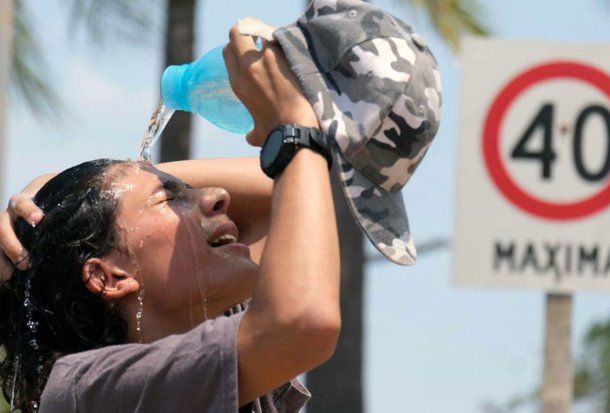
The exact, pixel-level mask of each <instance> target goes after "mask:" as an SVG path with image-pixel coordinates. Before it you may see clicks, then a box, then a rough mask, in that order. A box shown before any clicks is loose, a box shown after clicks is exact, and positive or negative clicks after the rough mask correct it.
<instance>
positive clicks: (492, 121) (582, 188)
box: [454, 39, 610, 292]
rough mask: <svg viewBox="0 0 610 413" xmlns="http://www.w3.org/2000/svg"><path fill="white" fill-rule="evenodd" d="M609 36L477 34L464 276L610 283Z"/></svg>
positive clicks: (466, 159) (459, 264) (463, 186)
mask: <svg viewBox="0 0 610 413" xmlns="http://www.w3.org/2000/svg"><path fill="white" fill-rule="evenodd" d="M607 56H610V45H602V44H566V43H557V44H554V43H543V42H529V41H502V40H482V39H470V40H468V41H466V42H465V45H464V52H463V57H462V62H461V64H462V68H461V69H462V83H461V97H460V130H459V136H458V158H457V173H456V215H455V236H454V238H455V241H454V245H455V247H454V279H455V281H456V282H457V283H460V284H475V285H490V286H506V287H511V286H512V287H530V288H538V289H545V290H548V291H555V292H571V291H574V290H580V289H585V290H594V291H602V290H604V291H610V60H609V59H607Z"/></svg>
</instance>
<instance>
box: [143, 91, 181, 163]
mask: <svg viewBox="0 0 610 413" xmlns="http://www.w3.org/2000/svg"><path fill="white" fill-rule="evenodd" d="M174 112H175V110H174V109H170V108H168V107H167V106H165V103H163V101H161V102H159V104H158V105H157V107H156V108H155V111H154V112H153V114H152V116H151V117H150V120H149V121H148V129H147V131H146V133H145V134H144V138H143V139H142V145H141V146H140V153H139V155H138V161H143V162H152V155H151V153H150V150H151V148H152V147H153V145H154V144H155V143H156V142H157V140H158V139H159V137H160V136H161V134H162V133H163V130H164V129H165V127H166V126H167V123H168V122H169V120H170V119H171V118H172V116H173V114H174Z"/></svg>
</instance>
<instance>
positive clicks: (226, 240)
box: [207, 222, 239, 248]
mask: <svg viewBox="0 0 610 413" xmlns="http://www.w3.org/2000/svg"><path fill="white" fill-rule="evenodd" d="M238 237H239V234H238V231H237V226H235V224H234V223H232V222H226V223H223V224H220V225H218V227H216V229H214V231H213V232H212V235H211V236H210V237H209V238H208V240H207V243H208V245H209V246H210V247H212V248H220V247H224V246H226V245H230V244H235V243H237V239H238Z"/></svg>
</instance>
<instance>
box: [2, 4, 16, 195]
mask: <svg viewBox="0 0 610 413" xmlns="http://www.w3.org/2000/svg"><path fill="white" fill-rule="evenodd" d="M12 44H13V0H1V1H0V197H1V196H2V193H3V192H2V191H3V187H2V185H3V182H4V172H5V171H4V154H5V153H6V150H5V149H4V148H5V143H4V142H5V136H6V133H7V130H6V129H7V128H6V102H7V98H8V96H7V95H8V85H9V79H10V72H11V60H12Z"/></svg>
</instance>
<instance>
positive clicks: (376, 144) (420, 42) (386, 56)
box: [273, 0, 441, 265]
mask: <svg viewBox="0 0 610 413" xmlns="http://www.w3.org/2000/svg"><path fill="white" fill-rule="evenodd" d="M273 38H275V40H277V41H278V42H279V43H280V45H281V47H282V49H283V50H284V53H285V54H286V57H287V58H288V61H289V63H290V66H291V68H292V70H293V71H294V72H295V74H296V75H297V77H298V79H299V81H300V83H301V86H302V88H303V91H304V93H305V95H306V97H307V98H308V100H309V101H310V102H311V104H312V105H313V108H314V110H315V112H316V115H317V116H318V120H319V122H320V125H321V127H322V129H323V131H324V132H325V134H326V136H327V138H328V141H329V145H330V146H331V148H332V149H333V151H332V152H333V153H334V158H335V161H336V165H337V167H338V170H339V176H340V179H341V181H342V184H343V190H344V193H345V196H346V199H347V201H348V204H349V206H350V209H351V211H352V213H353V215H354V217H355V218H356V221H357V222H358V224H359V225H360V227H361V228H362V229H363V231H364V232H365V234H366V235H367V236H368V238H369V239H370V240H371V241H372V242H373V244H374V245H375V246H376V247H377V249H378V250H379V251H381V252H382V253H383V254H384V255H385V256H386V257H387V258H389V259H390V260H391V261H393V262H396V263H398V264H403V265H410V264H413V263H414V262H415V257H416V253H415V246H414V244H413V240H412V239H411V234H410V231H409V223H408V220H407V213H406V210H405V205H404V201H403V198H402V194H401V192H400V190H401V189H402V188H403V187H404V186H405V184H406V183H407V181H408V180H409V178H410V177H411V175H412V174H413V172H414V171H415V168H416V167H417V165H419V163H420V162H421V160H422V158H423V157H424V155H425V153H426V151H427V150H428V147H429V146H430V143H431V142H432V139H433V138H434V136H435V134H436V131H437V130H438V126H439V121H440V101H441V98H440V89H441V87H440V76H439V71H438V66H437V63H436V60H435V59H434V57H433V56H432V54H431V52H430V50H429V49H428V47H427V46H426V43H425V41H424V39H423V38H422V37H421V36H420V35H418V34H417V33H414V32H413V30H412V29H411V27H409V26H408V25H407V24H405V23H404V22H402V21H401V20H399V19H397V18H396V17H393V16H392V15H390V14H388V13H386V12H384V11H382V10H380V9H379V8H377V7H375V6H373V5H371V4H369V3H366V2H364V1H360V0H313V2H312V3H311V4H310V5H309V7H308V9H307V11H306V12H305V14H304V15H303V16H302V17H301V18H300V19H299V20H298V21H297V22H296V23H295V24H292V25H289V26H284V27H280V28H278V29H276V30H275V31H273Z"/></svg>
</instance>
